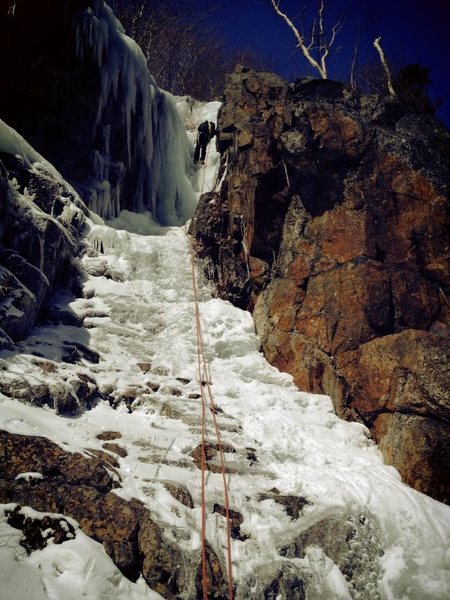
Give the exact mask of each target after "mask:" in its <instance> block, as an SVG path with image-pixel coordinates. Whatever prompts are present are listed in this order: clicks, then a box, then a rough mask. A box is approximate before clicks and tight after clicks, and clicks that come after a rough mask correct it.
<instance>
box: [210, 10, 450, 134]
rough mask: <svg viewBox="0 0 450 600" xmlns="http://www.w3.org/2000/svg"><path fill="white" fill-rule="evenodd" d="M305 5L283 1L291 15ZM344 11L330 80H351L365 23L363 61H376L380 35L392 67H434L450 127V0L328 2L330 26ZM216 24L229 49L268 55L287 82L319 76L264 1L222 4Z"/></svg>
mask: <svg viewBox="0 0 450 600" xmlns="http://www.w3.org/2000/svg"><path fill="white" fill-rule="evenodd" d="M313 3H314V0H313ZM303 4H305V2H302V1H301V0H281V6H282V7H286V9H289V12H290V14H295V10H296V9H297V10H298V7H299V6H301V5H303ZM310 4H311V2H310ZM345 9H348V15H347V17H346V20H345V25H344V27H343V29H342V30H341V32H340V35H339V37H338V38H337V42H336V46H339V47H340V51H339V53H338V54H336V55H335V56H333V57H331V58H330V60H329V63H328V64H329V76H330V77H331V78H336V79H342V80H348V78H349V73H350V64H351V59H352V53H353V49H354V45H355V39H356V33H357V29H358V23H361V25H360V27H361V33H360V49H359V61H360V63H365V62H368V61H377V60H378V57H377V54H376V51H375V49H374V48H373V46H372V42H373V40H374V38H375V37H378V36H380V35H381V36H382V46H383V49H384V51H385V54H386V56H387V57H388V59H390V60H391V61H392V62H393V63H396V64H400V65H401V64H411V63H417V62H418V63H420V64H421V65H422V66H424V67H430V68H431V72H430V77H431V80H432V85H431V87H430V93H431V96H432V98H433V100H436V99H437V98H442V99H443V101H444V105H443V106H442V108H441V109H440V111H439V116H440V117H441V118H442V119H443V120H445V122H446V123H447V125H450V48H449V45H450V0H445V1H444V0H365V1H360V2H357V1H356V0H328V3H327V14H328V16H329V22H330V24H333V23H334V22H335V18H336V15H339V14H340V13H341V12H342V11H344V10H345ZM213 21H214V24H215V26H216V27H218V28H219V29H220V30H221V34H222V36H223V37H224V38H225V41H226V44H227V46H228V47H229V48H243V47H246V48H248V49H250V50H254V51H256V52H259V53H262V54H264V55H266V56H267V57H268V58H270V60H271V62H272V64H273V66H274V69H276V70H277V71H278V72H279V73H280V74H282V75H283V76H285V77H287V78H293V77H298V76H300V75H301V74H311V75H314V74H315V73H314V72H313V71H311V69H310V68H309V67H308V64H307V62H306V61H305V60H304V59H303V58H302V57H301V56H300V54H299V51H296V50H295V39H294V35H293V34H292V32H291V31H290V30H289V29H288V28H287V25H286V24H285V23H284V22H282V21H281V19H280V18H279V17H277V16H276V15H275V13H274V12H273V11H272V9H270V8H268V7H266V6H264V4H263V2H261V1H260V0H222V2H221V9H220V11H218V12H217V13H216V14H215V15H214V18H213Z"/></svg>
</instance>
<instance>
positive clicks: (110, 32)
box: [76, 0, 195, 225]
mask: <svg viewBox="0 0 450 600" xmlns="http://www.w3.org/2000/svg"><path fill="white" fill-rule="evenodd" d="M76 48H77V56H78V57H79V58H80V59H82V58H83V57H84V56H85V53H86V50H87V49H88V48H89V49H90V53H92V55H93V56H94V58H95V60H96V63H97V66H98V68H99V70H100V72H101V76H102V81H101V92H100V97H99V99H98V106H97V115H96V127H97V128H98V130H99V131H100V132H101V133H102V136H101V137H102V138H103V142H102V147H101V148H100V149H98V150H97V151H96V153H95V154H94V156H93V160H92V163H93V171H94V173H93V176H94V178H95V180H96V183H94V187H95V188H96V190H95V191H92V192H91V202H92V204H91V208H92V209H93V210H96V212H98V211H100V212H101V215H102V216H104V217H106V218H108V217H114V216H117V215H118V214H119V212H120V209H121V207H120V196H121V189H122V186H121V183H122V179H120V180H119V181H117V177H116V174H117V173H115V176H114V178H113V179H112V169H111V165H112V162H113V161H112V160H111V157H110V148H111V143H110V142H111V130H110V124H109V123H108V122H107V119H108V118H110V113H111V110H110V109H111V102H114V103H115V104H119V105H120V107H121V109H120V110H121V120H122V123H121V124H118V126H119V127H120V126H121V127H122V128H123V130H124V135H125V139H126V156H127V167H131V166H133V168H134V169H135V170H136V171H137V181H136V191H135V194H134V198H133V205H132V209H133V210H135V211H144V210H149V211H150V212H151V213H152V215H153V216H154V217H155V218H156V219H157V220H159V221H160V222H161V223H162V224H170V225H179V224H181V223H183V222H185V221H186V220H187V219H188V218H189V217H190V216H192V214H193V211H194V208H195V196H194V193H193V191H192V188H191V185H190V183H189V181H188V178H187V175H186V170H187V167H188V166H189V165H190V162H191V157H190V154H191V150H190V146H189V142H188V139H187V137H186V133H185V128H184V124H183V123H182V121H181V118H180V116H179V115H178V112H177V110H176V106H175V102H174V101H173V98H172V97H171V96H170V95H168V94H166V93H165V92H162V91H161V90H159V89H158V88H157V86H156V83H155V81H154V79H153V77H152V76H151V75H150V73H149V72H148V69H147V63H146V60H145V57H144V55H143V54H142V51H141V49H140V48H139V46H138V45H137V44H136V43H135V42H134V41H133V40H131V39H130V38H128V37H127V36H125V35H124V30H123V27H122V26H121V25H120V23H119V21H117V19H116V18H115V17H114V15H113V13H112V11H111V9H110V8H109V7H108V6H107V5H105V4H104V2H103V1H102V0H96V1H95V3H94V10H91V9H86V10H84V11H83V12H82V13H80V15H79V16H78V18H77V22H76ZM108 127H109V129H107V128H108ZM115 164H117V163H115ZM136 166H138V167H139V168H138V169H136ZM121 174H122V178H123V176H124V175H125V173H124V172H123V173H121ZM105 181H107V182H109V184H110V185H109V187H108V186H106V185H105ZM113 182H114V183H113ZM94 205H95V208H94Z"/></svg>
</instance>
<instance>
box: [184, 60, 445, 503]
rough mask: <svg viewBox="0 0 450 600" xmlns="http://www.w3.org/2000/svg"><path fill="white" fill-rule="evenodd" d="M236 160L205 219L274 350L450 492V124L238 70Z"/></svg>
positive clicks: (223, 115) (197, 231)
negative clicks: (449, 381)
mask: <svg viewBox="0 0 450 600" xmlns="http://www.w3.org/2000/svg"><path fill="white" fill-rule="evenodd" d="M218 128H219V135H218V139H217V143H218V147H219V149H220V151H221V153H222V165H223V170H226V174H225V178H224V183H223V185H222V187H221V190H220V192H215V193H210V194H207V195H204V196H203V197H202V199H201V202H200V204H199V207H198V210H197V213H196V216H195V218H194V220H193V223H192V226H191V234H192V235H193V236H195V239H196V243H197V252H198V256H199V257H200V258H201V259H202V260H203V263H204V269H205V272H206V273H207V274H208V275H209V276H210V277H212V278H213V279H214V280H215V281H216V284H217V289H218V293H219V294H220V295H221V296H222V297H224V298H227V299H229V300H231V301H232V302H233V303H235V304H237V305H238V306H241V307H245V308H247V307H249V308H251V309H252V310H253V315H254V319H255V323H256V327H257V330H258V333H259V334H260V336H261V340H262V347H263V350H264V352H265V354H266V356H267V357H268V359H269V360H270V361H271V362H272V364H274V365H275V366H277V367H279V368H280V369H281V370H284V371H287V372H289V373H291V374H292V375H293V376H294V379H295V382H296V383H297V384H298V386H299V387H300V388H302V389H305V390H310V391H314V392H319V393H320V392H323V393H326V394H329V395H330V396H331V397H332V399H333V402H334V405H335V408H336V411H337V413H338V414H339V415H340V416H342V417H344V418H347V419H352V420H353V419H354V420H359V421H362V422H364V423H365V424H366V425H367V426H369V428H370V429H371V431H372V435H373V437H374V439H375V440H376V441H377V442H378V443H379V446H380V449H381V451H382V452H383V454H384V457H385V459H386V461H387V462H388V463H390V464H392V465H394V466H395V467H397V468H398V470H399V471H400V473H401V474H402V476H403V478H404V480H405V481H406V482H407V483H409V484H410V485H411V486H413V487H414V488H416V489H418V490H420V491H423V492H425V493H427V494H430V495H432V496H434V497H435V498H437V499H439V500H442V501H444V502H449V501H450V481H449V473H450V469H449V467H450V437H449V426H448V424H449V420H450V410H449V409H450V404H449V399H448V372H449V357H450V343H449V337H448V333H449V331H450V329H449V325H450V310H449V298H450V293H449V291H450V288H449V286H450V276H449V273H450V270H449V266H450V265H449V238H448V223H449V218H448V217H449V215H448V211H449V178H448V173H449V158H450V135H449V133H448V131H446V130H445V129H444V128H443V127H442V126H441V125H439V124H438V123H436V122H434V121H432V120H427V121H425V120H422V119H421V118H419V117H418V116H416V115H413V114H410V113H409V112H408V110H407V109H405V107H402V106H401V105H400V104H399V103H398V102H397V101H396V100H393V99H381V98H378V97H364V96H360V95H359V94H357V93H354V92H351V91H349V90H347V89H346V88H345V87H344V86H342V85H341V84H339V83H335V82H330V81H317V80H305V81H299V82H297V83H296V84H294V85H291V86H288V85H287V84H286V83H285V82H284V81H282V80H281V79H279V78H278V77H276V76H275V75H271V74H264V73H256V72H253V71H249V70H247V69H242V68H240V69H237V70H236V71H235V72H234V73H233V74H232V75H231V76H230V77H229V78H228V83H227V87H226V90H225V98H224V104H223V107H222V109H221V112H220V115H219V122H218Z"/></svg>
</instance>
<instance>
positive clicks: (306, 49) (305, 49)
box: [270, 0, 327, 79]
mask: <svg viewBox="0 0 450 600" xmlns="http://www.w3.org/2000/svg"><path fill="white" fill-rule="evenodd" d="M280 1H281V0H270V2H271V4H272V7H273V9H274V11H275V12H276V14H277V15H278V16H279V17H281V18H282V19H283V20H284V21H285V22H286V24H287V25H288V27H289V28H290V29H291V30H292V32H293V33H294V35H295V37H296V39H297V47H298V48H300V50H301V51H302V53H303V56H304V57H305V58H306V60H307V61H308V62H309V64H310V65H311V66H312V67H314V69H316V70H317V71H319V73H320V76H321V77H322V79H326V78H327V72H326V69H325V70H323V68H322V66H321V65H320V64H319V63H318V62H317V61H316V60H315V58H314V57H313V56H312V55H311V53H310V49H311V45H308V46H307V45H306V42H305V39H304V36H303V35H302V34H301V33H300V31H299V29H298V28H297V27H296V26H295V24H294V23H293V21H292V20H291V19H290V18H289V17H288V15H287V14H286V13H284V12H283V11H282V10H281V9H280Z"/></svg>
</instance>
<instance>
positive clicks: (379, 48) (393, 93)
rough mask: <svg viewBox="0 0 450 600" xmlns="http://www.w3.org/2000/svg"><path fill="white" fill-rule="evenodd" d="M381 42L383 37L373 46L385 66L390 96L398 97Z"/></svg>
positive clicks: (377, 39) (376, 40)
mask: <svg viewBox="0 0 450 600" xmlns="http://www.w3.org/2000/svg"><path fill="white" fill-rule="evenodd" d="M380 41H381V36H380V37H377V38H376V39H375V40H374V42H373V45H374V47H375V49H376V50H377V52H378V54H379V55H380V60H381V64H382V65H383V68H384V72H385V73H386V79H387V86H388V91H389V94H390V95H391V96H397V94H396V93H395V90H394V85H393V83H392V75H391V70H390V69H389V65H388V63H387V60H386V57H385V56H384V52H383V48H382V47H381V45H380Z"/></svg>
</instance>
